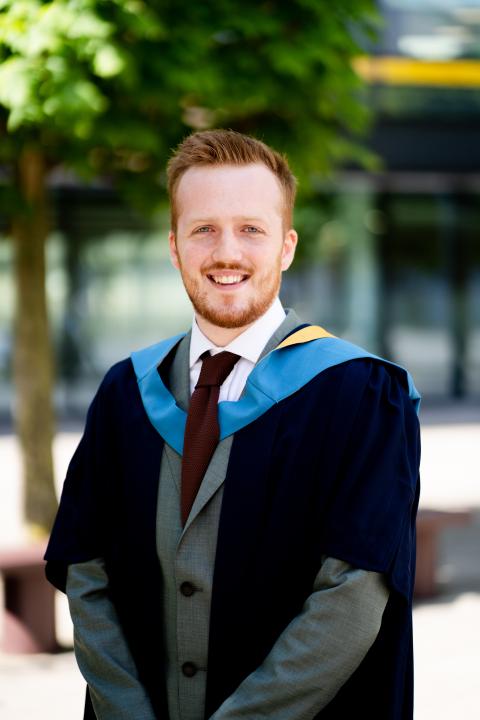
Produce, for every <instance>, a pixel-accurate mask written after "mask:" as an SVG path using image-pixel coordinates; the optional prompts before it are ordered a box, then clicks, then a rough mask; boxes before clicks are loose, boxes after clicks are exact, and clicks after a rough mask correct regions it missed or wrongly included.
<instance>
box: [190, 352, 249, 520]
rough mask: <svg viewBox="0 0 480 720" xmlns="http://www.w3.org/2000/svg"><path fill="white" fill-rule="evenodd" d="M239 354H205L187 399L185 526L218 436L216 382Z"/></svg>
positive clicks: (220, 383) (233, 363) (225, 373)
mask: <svg viewBox="0 0 480 720" xmlns="http://www.w3.org/2000/svg"><path fill="white" fill-rule="evenodd" d="M238 358H239V356H238V355H234V354H233V353H231V352H221V353H218V354H217V355H207V356H206V357H205V358H204V359H203V362H202V369H201V371H200V377H199V378H198V382H197V384H196V386H195V390H194V391H193V394H192V397H191V399H190V406H189V408H188V417H187V424H186V427H185V439H184V443H183V460H182V491H181V512H182V525H185V523H186V521H187V518H188V515H189V513H190V510H191V507H192V505H193V501H194V500H195V496H196V494H197V492H198V488H199V487H200V484H201V482H202V479H203V476H204V475H205V471H206V469H207V467H208V464H209V462H210V460H211V458H212V455H213V453H214V451H215V448H216V447H217V445H218V439H219V437H220V428H219V425H218V416H217V411H218V408H217V405H218V396H219V393H220V385H222V383H223V382H224V381H225V380H226V378H227V377H228V375H230V373H231V372H232V370H233V366H234V365H235V363H236V362H237V360H238Z"/></svg>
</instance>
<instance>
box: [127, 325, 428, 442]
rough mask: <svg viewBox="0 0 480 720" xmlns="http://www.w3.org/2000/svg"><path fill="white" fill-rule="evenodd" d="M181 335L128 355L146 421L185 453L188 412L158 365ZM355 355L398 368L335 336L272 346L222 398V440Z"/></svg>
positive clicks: (417, 397)
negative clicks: (232, 393) (229, 396)
mask: <svg viewBox="0 0 480 720" xmlns="http://www.w3.org/2000/svg"><path fill="white" fill-rule="evenodd" d="M182 337H184V334H182V335H176V336H175V337H172V338H168V339H167V340H163V341H161V342H159V343H157V344H156V345H151V346H150V347H147V348H145V349H143V350H138V351H137V352H133V353H132V355H131V359H132V363H133V367H134V369H135V374H136V376H137V381H138V387H139V390H140V395H141V397H142V401H143V405H144V407H145V410H146V412H147V415H148V417H149V419H150V422H151V423H152V425H153V426H154V427H155V428H156V430H157V431H158V432H159V433H160V435H161V436H162V437H163V439H164V440H165V442H167V443H168V444H169V445H170V446H171V447H173V448H174V449H175V450H176V451H177V452H178V453H179V454H180V455H181V454H182V452H183V437H184V434H185V423H186V420H187V414H186V413H185V411H184V410H182V409H181V408H179V407H178V405H177V404H176V403H175V399H174V397H173V395H172V394H171V393H170V391H169V390H168V389H167V388H166V387H165V385H164V383H163V381H162V379H161V377H160V375H159V373H158V370H157V368H158V366H159V365H160V364H161V362H162V361H163V360H164V359H165V357H166V356H167V354H168V353H169V352H170V350H171V349H172V348H173V347H174V346H175V345H176V344H177V343H178V342H180V340H181V339H182ZM358 358H374V359H376V360H381V361H382V362H384V363H388V364H389V365H393V366H394V367H399V366H398V365H395V364H394V363H391V362H390V361H388V360H384V359H383V358H380V357H378V356H377V355H372V354H371V353H369V352H367V351H366V350H364V349H363V348H361V347H359V346H357V345H353V344H352V343H349V342H347V341H346V340H341V339H340V338H336V337H325V338H321V339H319V340H311V341H310V342H306V343H301V344H297V345H290V346H288V347H284V348H280V349H278V350H272V352H270V353H269V354H268V355H266V356H265V357H264V358H263V359H262V360H261V361H260V362H259V363H258V364H257V365H256V366H255V367H254V369H253V370H252V372H251V373H250V375H249V376H248V380H247V383H246V385H245V391H244V393H243V395H242V397H241V398H240V400H237V401H230V400H224V401H222V402H220V403H219V404H218V417H219V424H220V439H221V440H223V438H226V437H228V436H229V435H232V434H233V433H235V432H237V431H238V430H241V428H243V427H245V426H246V425H249V424H250V423H251V422H253V421H254V420H256V419H257V418H259V417H260V416H261V415H263V414H264V413H266V412H267V410H269V409H270V408H271V407H272V406H273V405H275V403H278V402H280V401H281V400H284V399H285V398H287V397H289V396H290V395H293V393H295V392H297V390H300V388H302V387H303V386H304V385H306V384H307V383H308V382H310V380H312V379H313V378H314V377H315V376H316V375H318V374H319V373H321V372H323V371H324V370H327V369H328V368H330V367H333V366H335V365H339V364H340V363H344V362H347V361H348V360H356V359H358ZM401 369H402V370H404V369H403V368H401ZM404 372H405V373H406V376H407V378H408V388H409V394H410V397H411V399H412V401H413V403H414V406H415V409H416V411H417V412H418V409H419V405H420V394H419V393H418V390H417V389H416V388H415V385H414V384H413V380H412V378H411V376H410V374H409V373H408V372H407V371H406V370H404Z"/></svg>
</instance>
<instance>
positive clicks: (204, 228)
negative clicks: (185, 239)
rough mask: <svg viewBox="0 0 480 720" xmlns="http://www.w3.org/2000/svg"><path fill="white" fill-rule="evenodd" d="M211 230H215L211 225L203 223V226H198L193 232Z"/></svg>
mask: <svg viewBox="0 0 480 720" xmlns="http://www.w3.org/2000/svg"><path fill="white" fill-rule="evenodd" d="M210 231H213V228H211V227H210V225H201V227H199V228H196V229H195V230H194V231H193V232H194V233H208V232H210Z"/></svg>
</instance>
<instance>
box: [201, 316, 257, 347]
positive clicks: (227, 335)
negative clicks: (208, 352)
mask: <svg viewBox="0 0 480 720" xmlns="http://www.w3.org/2000/svg"><path fill="white" fill-rule="evenodd" d="M195 319H196V321H197V325H198V327H199V328H200V330H201V331H202V333H203V334H204V335H205V337H207V338H208V339H209V340H210V341H211V342H212V343H214V345H216V346H217V347H225V346H226V345H228V344H229V343H231V342H232V340H235V338H237V337H238V336H239V335H241V334H242V333H243V332H245V330H246V329H247V328H249V327H250V326H251V325H253V322H252V323H249V324H248V325H244V326H243V327H238V328H224V327H219V326H218V325H213V324H212V323H209V322H208V320H205V318H203V317H201V315H198V314H197V313H196V314H195Z"/></svg>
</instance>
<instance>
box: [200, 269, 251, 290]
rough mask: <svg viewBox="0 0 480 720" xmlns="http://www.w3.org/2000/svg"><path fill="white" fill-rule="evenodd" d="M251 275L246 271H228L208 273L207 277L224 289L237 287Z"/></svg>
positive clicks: (216, 285)
mask: <svg viewBox="0 0 480 720" xmlns="http://www.w3.org/2000/svg"><path fill="white" fill-rule="evenodd" d="M249 277H250V275H248V274H246V273H239V272H232V271H230V272H228V273H222V274H220V273H216V274H215V275H213V274H207V278H208V279H209V281H210V282H211V283H212V284H213V285H215V287H217V288H222V289H228V288H236V287H239V286H240V285H242V284H243V283H245V282H246V281H247V280H248V278H249Z"/></svg>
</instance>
